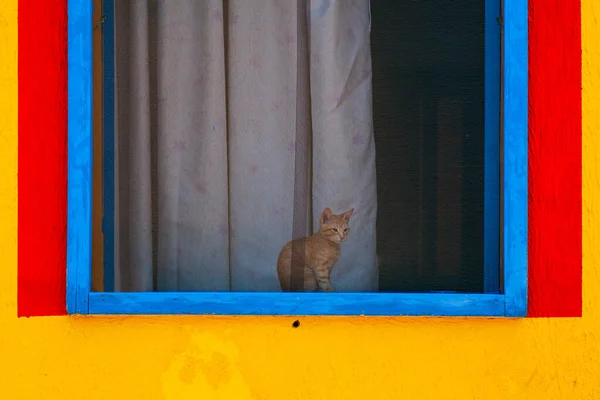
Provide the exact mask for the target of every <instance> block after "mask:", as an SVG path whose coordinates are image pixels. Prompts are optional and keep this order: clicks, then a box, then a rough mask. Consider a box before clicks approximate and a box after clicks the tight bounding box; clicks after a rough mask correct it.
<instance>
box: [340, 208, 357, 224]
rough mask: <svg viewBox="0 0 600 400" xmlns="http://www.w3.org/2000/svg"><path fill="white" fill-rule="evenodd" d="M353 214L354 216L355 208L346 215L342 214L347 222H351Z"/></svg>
mask: <svg viewBox="0 0 600 400" xmlns="http://www.w3.org/2000/svg"><path fill="white" fill-rule="evenodd" d="M352 214H354V208H351V209H349V210H348V211H346V212H345V213H344V214H342V216H343V217H344V219H345V220H346V222H350V217H351V216H352Z"/></svg>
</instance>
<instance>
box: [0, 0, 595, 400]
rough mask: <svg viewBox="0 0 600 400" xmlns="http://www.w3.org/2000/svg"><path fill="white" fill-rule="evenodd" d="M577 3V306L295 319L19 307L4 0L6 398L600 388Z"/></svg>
mask: <svg viewBox="0 0 600 400" xmlns="http://www.w3.org/2000/svg"><path fill="white" fill-rule="evenodd" d="M582 8H583V10H582V40H583V62H582V73H583V84H582V87H583V100H582V101H583V146H582V151H583V171H582V175H583V282H584V284H583V317H582V318H571V319H562V318H554V319H542V318H538V319H522V320H501V319H441V318H378V319H367V318H302V319H301V325H300V327H299V328H296V329H294V328H292V325H291V324H292V322H293V319H290V318H237V317H236V318H216V317H212V318H207V317H119V318H112V317H100V318H98V317H93V318H90V317H53V318H48V317H45V318H29V319H28V318H21V319H18V318H17V316H16V315H17V311H16V310H17V305H16V301H17V285H16V282H17V0H3V1H0V38H2V40H0V390H2V392H3V393H2V394H1V397H2V398H6V399H78V400H79V399H81V400H83V399H108V398H113V399H137V398H140V399H142V398H143V399H145V400H149V399H188V398H189V399H192V398H193V399H198V398H210V399H212V398H226V399H246V398H248V399H250V398H256V399H261V398H265V399H266V398H275V399H288V398H302V399H310V398H327V399H329V398H344V399H354V398H356V399H363V398H374V399H375V398H399V399H420V398H435V399H468V398H481V399H495V398H499V399H500V398H520V399H596V398H600V337H599V336H600V279H599V278H600V276H599V274H600V246H598V243H599V242H600V212H598V211H597V210H599V209H600V174H599V173H600V136H598V132H599V131H600V38H599V37H598V35H597V33H598V32H599V28H600V26H599V22H598V17H597V16H600V3H598V2H596V1H594V0H584V1H583V5H582ZM535 250H537V251H544V249H535Z"/></svg>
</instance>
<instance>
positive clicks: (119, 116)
mask: <svg viewBox="0 0 600 400" xmlns="http://www.w3.org/2000/svg"><path fill="white" fill-rule="evenodd" d="M207 4H208V3H204V2H192V1H188V2H185V1H184V2H160V1H157V2H150V4H149V6H148V8H145V9H141V8H140V7H141V5H140V4H139V3H133V2H119V3H117V6H116V8H115V7H114V6H113V4H111V3H110V2H106V3H105V4H104V14H105V16H106V22H105V24H104V26H103V28H102V29H103V30H104V31H105V35H104V59H103V62H104V69H105V88H104V90H105V102H104V108H105V109H104V113H105V119H104V122H105V123H104V129H105V132H104V149H103V151H104V155H105V156H104V165H103V168H104V170H105V181H104V193H103V196H104V208H105V209H104V217H105V224H104V234H105V240H104V242H105V261H106V262H105V290H104V291H103V292H92V291H91V290H90V288H91V262H90V254H91V245H92V243H91V219H90V218H91V198H92V185H91V182H92V179H91V166H92V135H93V133H92V124H91V122H92V121H91V107H92V87H91V68H92V49H91V30H90V28H89V27H90V26H91V15H92V14H91V13H92V9H91V2H90V1H86V0H71V1H69V187H68V195H69V209H68V249H67V258H68V262H67V276H68V278H67V304H68V310H69V313H90V314H108V313H125V314H126V313H132V314H139V313H142V314H152V313H167V314H173V313H186V314H196V313H197V314H213V313H214V314H284V315H321V314H324V315H363V314H364V315H487V316H524V315H525V310H526V297H527V293H526V292H527V286H526V284H527V257H526V245H527V240H526V232H527V158H526V157H527V3H526V1H524V0H504V3H503V4H500V2H499V1H496V0H487V1H485V2H474V1H467V0H465V1H462V2H444V1H442V0H437V1H434V0H432V1H428V2H398V1H381V2H372V4H369V2H368V1H366V0H365V1H359V2H355V3H352V5H353V6H350V5H351V3H343V2H337V3H336V2H328V1H323V2H315V3H314V4H313V3H310V6H308V5H307V4H306V2H297V3H288V2H277V1H274V2H272V4H271V3H269V4H270V5H266V3H261V5H263V4H265V5H264V6H263V7H262V8H261V7H254V8H253V7H252V4H251V2H236V1H224V2H222V7H208V5H207ZM269 7H270V8H269ZM311 7H312V8H311ZM453 16H459V17H457V18H452V17H453ZM450 19H454V20H456V23H453V24H447V23H446V22H447V21H448V20H450ZM444 21H446V22H444ZM502 27H503V29H501V28H502ZM502 31H503V32H502ZM113 32H114V34H113ZM502 44H503V46H502ZM113 49H114V51H113ZM113 57H114V58H113ZM501 72H502V73H501ZM502 77H503V78H502ZM113 78H114V81H115V84H114V86H113V85H112V82H113ZM501 80H502V82H501ZM107 82H108V83H111V84H110V85H107ZM113 104H116V106H114V105H113ZM371 105H372V108H371ZM501 132H502V134H501ZM329 209H332V210H333V211H332V212H331V211H330V210H329ZM346 211H347V212H346ZM332 213H333V214H337V216H335V215H334V216H332V215H331V214H332ZM348 221H349V222H348ZM348 227H349V228H350V232H349V233H348V232H347V231H346V228H348ZM319 229H321V231H322V233H321V234H320V235H321V236H319V240H315V241H312V242H311V241H299V242H295V243H298V244H296V245H293V246H291V247H290V249H289V252H288V253H286V250H285V247H284V245H285V243H286V242H288V241H289V240H291V239H295V238H300V237H304V236H310V235H311V234H313V232H317V231H319ZM340 242H341V243H340ZM311 243H312V244H311ZM311 246H312V247H311ZM328 246H329V247H328ZM282 248H283V249H284V250H283V251H282V250H281V249H282ZM323 248H327V249H328V250H322V249H323ZM339 249H341V256H339V261H337V263H335V265H334V267H333V271H332V273H331V275H330V276H329V275H328V268H327V267H328V266H330V265H331V263H329V264H327V263H326V262H325V263H322V264H320V265H321V266H320V267H318V268H316V267H315V265H316V261H314V260H315V259H322V258H323V256H327V257H331V258H334V259H335V258H336V256H337V253H336V251H337V250H339ZM327 251H328V252H327ZM280 252H281V253H280ZM278 257H279V259H278ZM286 257H287V258H286ZM311 257H312V258H311ZM282 260H283V261H282ZM286 260H287V261H286ZM307 260H308V261H307ZM305 264H306V265H309V266H310V268H308V267H307V268H303V267H302V266H304V265H305ZM298 266H301V267H300V268H299V267H298ZM315 268H316V269H319V268H320V270H319V271H316V272H315ZM282 271H283V272H282ZM328 278H329V279H328ZM288 286H289V289H291V290H292V291H293V293H285V292H284V293H282V289H283V290H285V291H287V289H288ZM332 286H333V289H334V290H335V292H333V293H319V292H322V291H330V289H331V287H332ZM295 289H298V291H311V290H314V289H316V290H317V291H318V293H297V292H295Z"/></svg>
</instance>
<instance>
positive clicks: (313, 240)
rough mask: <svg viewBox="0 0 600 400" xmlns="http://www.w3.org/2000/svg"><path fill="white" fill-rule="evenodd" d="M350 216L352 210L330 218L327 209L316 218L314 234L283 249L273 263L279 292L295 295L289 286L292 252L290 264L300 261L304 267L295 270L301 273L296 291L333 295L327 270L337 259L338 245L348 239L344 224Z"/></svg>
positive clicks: (288, 244)
mask: <svg viewBox="0 0 600 400" xmlns="http://www.w3.org/2000/svg"><path fill="white" fill-rule="evenodd" d="M353 213H354V208H352V209H350V210H348V211H346V212H344V213H342V214H339V215H334V214H333V212H332V211H331V209H330V208H329V207H327V208H326V209H325V210H323V212H322V213H321V217H320V218H319V231H318V232H317V233H315V234H314V235H312V236H309V237H305V238H299V239H296V240H292V241H290V242H288V243H286V245H285V246H283V249H281V252H280V253H279V258H278V260H277V275H278V277H279V284H280V286H281V290H282V291H283V292H290V291H296V290H295V288H292V284H291V280H292V277H291V275H292V252H294V257H293V258H294V260H298V259H300V262H302V261H303V264H304V265H303V266H300V265H299V266H298V267H300V268H303V272H304V280H303V287H302V288H299V289H298V291H304V292H314V291H317V290H318V291H322V292H333V291H334V290H333V288H332V287H331V282H330V276H331V270H332V269H333V266H334V265H335V263H336V262H337V261H338V260H339V258H340V244H341V243H342V242H343V241H344V240H346V238H347V237H348V233H349V232H350V228H349V227H348V224H349V222H350V217H352V214H353ZM302 252H304V254H302ZM302 259H303V260H302ZM299 272H300V273H301V272H302V271H299ZM296 286H298V285H296Z"/></svg>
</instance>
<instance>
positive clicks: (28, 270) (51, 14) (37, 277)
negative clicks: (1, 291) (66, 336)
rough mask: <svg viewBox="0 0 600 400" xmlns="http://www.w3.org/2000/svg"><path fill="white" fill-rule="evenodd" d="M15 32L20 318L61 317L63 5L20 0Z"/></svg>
mask: <svg viewBox="0 0 600 400" xmlns="http://www.w3.org/2000/svg"><path fill="white" fill-rule="evenodd" d="M18 33H19V67H18V68H19V69H18V72H19V150H18V151H19V216H18V221H19V228H18V240H19V244H18V258H19V266H18V285H17V286H18V315H19V316H26V317H28V316H41V315H65V314H66V299H65V298H66V278H65V275H66V221H67V218H66V213H67V2H66V0H53V1H47V0H20V1H19V26H18Z"/></svg>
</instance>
